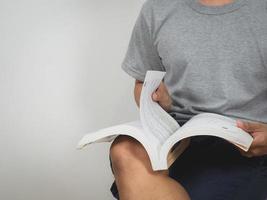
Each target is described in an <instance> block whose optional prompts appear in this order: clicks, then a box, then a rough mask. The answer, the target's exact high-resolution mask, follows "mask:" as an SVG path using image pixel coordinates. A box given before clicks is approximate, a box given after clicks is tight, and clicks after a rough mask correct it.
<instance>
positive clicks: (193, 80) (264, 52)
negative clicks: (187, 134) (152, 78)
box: [110, 0, 267, 200]
mask: <svg viewBox="0 0 267 200" xmlns="http://www.w3.org/2000/svg"><path fill="white" fill-rule="evenodd" d="M122 68H123V69H124V70H125V71H126V72H127V73H128V74H129V75H131V76H132V77H134V78H135V79H136V82H135V89H134V94H135V100H136V103H137V105H138V106H139V98H140V92H141V88H142V82H143V80H144V77H145V72H146V71H147V70H160V71H166V76H165V78H164V81H163V82H162V83H161V85H160V87H159V88H158V89H157V90H156V91H155V92H154V94H153V96H152V98H153V100H154V101H156V102H158V103H159V104H160V105H161V106H162V107H163V108H164V109H165V110H166V111H168V112H169V113H170V114H171V115H172V116H173V117H174V118H175V119H176V120H177V121H178V123H179V124H180V125H182V124H183V123H185V122H186V121H187V120H189V119H190V118H191V117H192V116H194V115H195V114H198V113H201V112H214V113H219V114H223V115H226V116H229V117H232V118H234V119H236V120H237V124H236V125H237V126H238V127H239V128H242V129H243V130H245V131H247V132H248V133H250V134H251V135H252V137H253V138H254V140H253V143H252V146H251V148H250V150H249V151H248V152H243V151H241V152H239V151H238V150H237V149H236V148H235V147H234V146H233V145H232V144H230V143H228V142H226V141H224V140H222V139H219V138H214V137H196V138H192V140H191V143H190V145H189V146H188V148H187V149H186V150H185V152H184V153H183V154H182V155H181V156H180V157H179V158H178V159H177V160H176V161H175V163H174V164H173V165H172V166H171V167H170V169H169V170H168V171H155V172H154V171H153V170H152V169H151V164H150V161H149V158H148V156H147V153H146V151H145V150H144V148H143V147H142V145H141V144H140V143H138V142H137V141H136V140H134V139H133V138H130V137H128V136H120V137H118V138H117V139H116V140H115V141H114V143H113V144H112V146H111V149H110V157H111V162H112V169H113V172H114V176H115V181H116V184H115V183H114V184H113V186H112V191H113V194H114V196H116V197H117V198H118V196H119V198H120V199H121V200H150V199H153V200H178V199H179V200H186V199H190V198H191V199H193V200H194V199H196V200H209V199H210V200H216V199H225V200H231V199H235V200H236V199H242V200H244V199H255V200H265V199H266V198H267V158H266V155H267V1H266V0H253V1H252V0H147V1H146V2H145V3H144V5H143V7H142V9H141V12H140V14H139V16H138V18H137V21H136V24H135V26H134V29H133V32H132V36H131V40H130V43H129V47H128V51H127V54H126V57H125V59H124V62H123V64H122ZM117 188H118V193H116V192H117V190H116V189H117Z"/></svg>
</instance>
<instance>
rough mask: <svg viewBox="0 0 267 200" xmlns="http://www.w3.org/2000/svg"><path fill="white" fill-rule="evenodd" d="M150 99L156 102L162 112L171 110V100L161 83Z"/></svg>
mask: <svg viewBox="0 0 267 200" xmlns="http://www.w3.org/2000/svg"><path fill="white" fill-rule="evenodd" d="M152 99H153V101H156V102H158V103H159V105H160V106H161V107H162V108H163V109H164V110H166V111H169V110H170V109H171V105H172V99H171V97H170V95H169V92H168V90H167V88H166V86H165V84H164V83H163V82H161V83H160V85H159V87H158V89H157V90H156V91H155V92H153V94H152Z"/></svg>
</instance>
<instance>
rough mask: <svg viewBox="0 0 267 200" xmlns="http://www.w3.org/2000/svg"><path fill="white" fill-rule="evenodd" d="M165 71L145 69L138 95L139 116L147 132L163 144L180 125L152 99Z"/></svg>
mask: <svg viewBox="0 0 267 200" xmlns="http://www.w3.org/2000/svg"><path fill="white" fill-rule="evenodd" d="M165 73H166V72H161V71H147V73H146V77H145V80H144V83H143V87H142V92H141V97H140V118H141V123H142V125H143V127H144V129H145V131H146V132H147V133H151V134H152V136H153V137H154V138H156V140H157V141H158V142H159V144H160V145H161V144H163V143H164V142H165V141H166V139H167V138H168V137H170V136H171V135H172V134H173V133H174V132H175V131H176V130H177V129H178V128H179V127H180V126H179V124H178V123H177V122H176V121H175V119H173V118H172V117H171V116H170V115H169V113H167V112H166V111H165V110H164V109H163V108H162V107H161V106H160V105H159V104H158V103H157V102H154V101H153V99H152V94H153V92H154V91H155V90H156V89H157V88H158V87H159V85H160V83H161V81H162V79H163V77H164V75H165Z"/></svg>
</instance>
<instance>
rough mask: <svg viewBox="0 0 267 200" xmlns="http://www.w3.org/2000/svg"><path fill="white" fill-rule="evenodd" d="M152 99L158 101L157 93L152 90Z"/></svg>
mask: <svg viewBox="0 0 267 200" xmlns="http://www.w3.org/2000/svg"><path fill="white" fill-rule="evenodd" d="M152 99H153V100H154V101H158V100H159V97H158V94H157V93H156V92H153V94H152Z"/></svg>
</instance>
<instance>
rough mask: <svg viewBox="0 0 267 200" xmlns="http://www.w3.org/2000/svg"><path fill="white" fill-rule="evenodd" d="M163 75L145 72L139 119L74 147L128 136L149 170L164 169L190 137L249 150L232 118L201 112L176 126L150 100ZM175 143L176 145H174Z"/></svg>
mask: <svg viewBox="0 0 267 200" xmlns="http://www.w3.org/2000/svg"><path fill="white" fill-rule="evenodd" d="M165 73H166V72H161V71H147V73H146V77H145V80H144V83H143V88H142V92H141V97H140V120H137V121H132V122H128V123H125V124H120V125H116V126H112V127H108V128H104V129H100V130H98V131H96V132H93V133H89V134H87V135H85V136H84V137H83V138H82V139H81V140H80V142H79V144H78V146H77V148H79V149H82V148H83V147H84V146H86V145H88V144H91V143H96V142H112V141H113V140H114V139H115V138H116V137H117V136H119V135H128V136H131V137H133V138H135V139H136V140H138V141H139V142H140V143H141V144H142V145H143V147H144V148H145V149H146V151H147V153H148V156H149V158H150V161H151V165H152V168H153V170H164V169H167V168H168V167H169V166H170V165H171V164H172V163H173V162H174V161H175V159H176V158H177V157H178V156H179V155H180V154H181V153H182V151H183V150H184V149H185V148H184V147H182V146H185V144H186V142H184V145H182V144H183V141H186V140H183V139H185V138H189V137H192V136H199V135H209V136H216V137H220V138H223V139H225V140H227V141H229V142H230V143H232V144H234V145H236V146H237V147H239V148H241V149H243V150H244V151H247V150H248V149H249V147H250V145H251V143H252V140H253V138H252V137H251V136H250V135H249V134H248V133H246V132H245V131H243V130H242V129H240V128H238V127H237V126H236V121H235V120H234V119H232V118H229V117H226V116H222V115H219V114H215V113H201V114H197V115H195V116H194V117H192V118H191V119H190V120H189V121H187V122H186V123H185V124H184V125H183V126H181V127H180V125H179V124H178V123H177V121H176V120H175V119H174V118H173V117H172V116H171V115H169V113H168V112H166V111H165V110H164V109H162V107H161V106H160V105H159V104H158V103H157V102H154V101H153V100H152V93H153V92H154V91H155V90H156V89H157V88H158V86H159V84H160V82H161V81H162V79H163V77H164V75H165ZM182 140H183V141H182ZM180 141H181V142H180ZM187 141H188V140H187ZM178 142H180V143H179V145H176V143H178ZM180 144H181V145H180ZM174 146H175V148H173V147H174Z"/></svg>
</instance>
